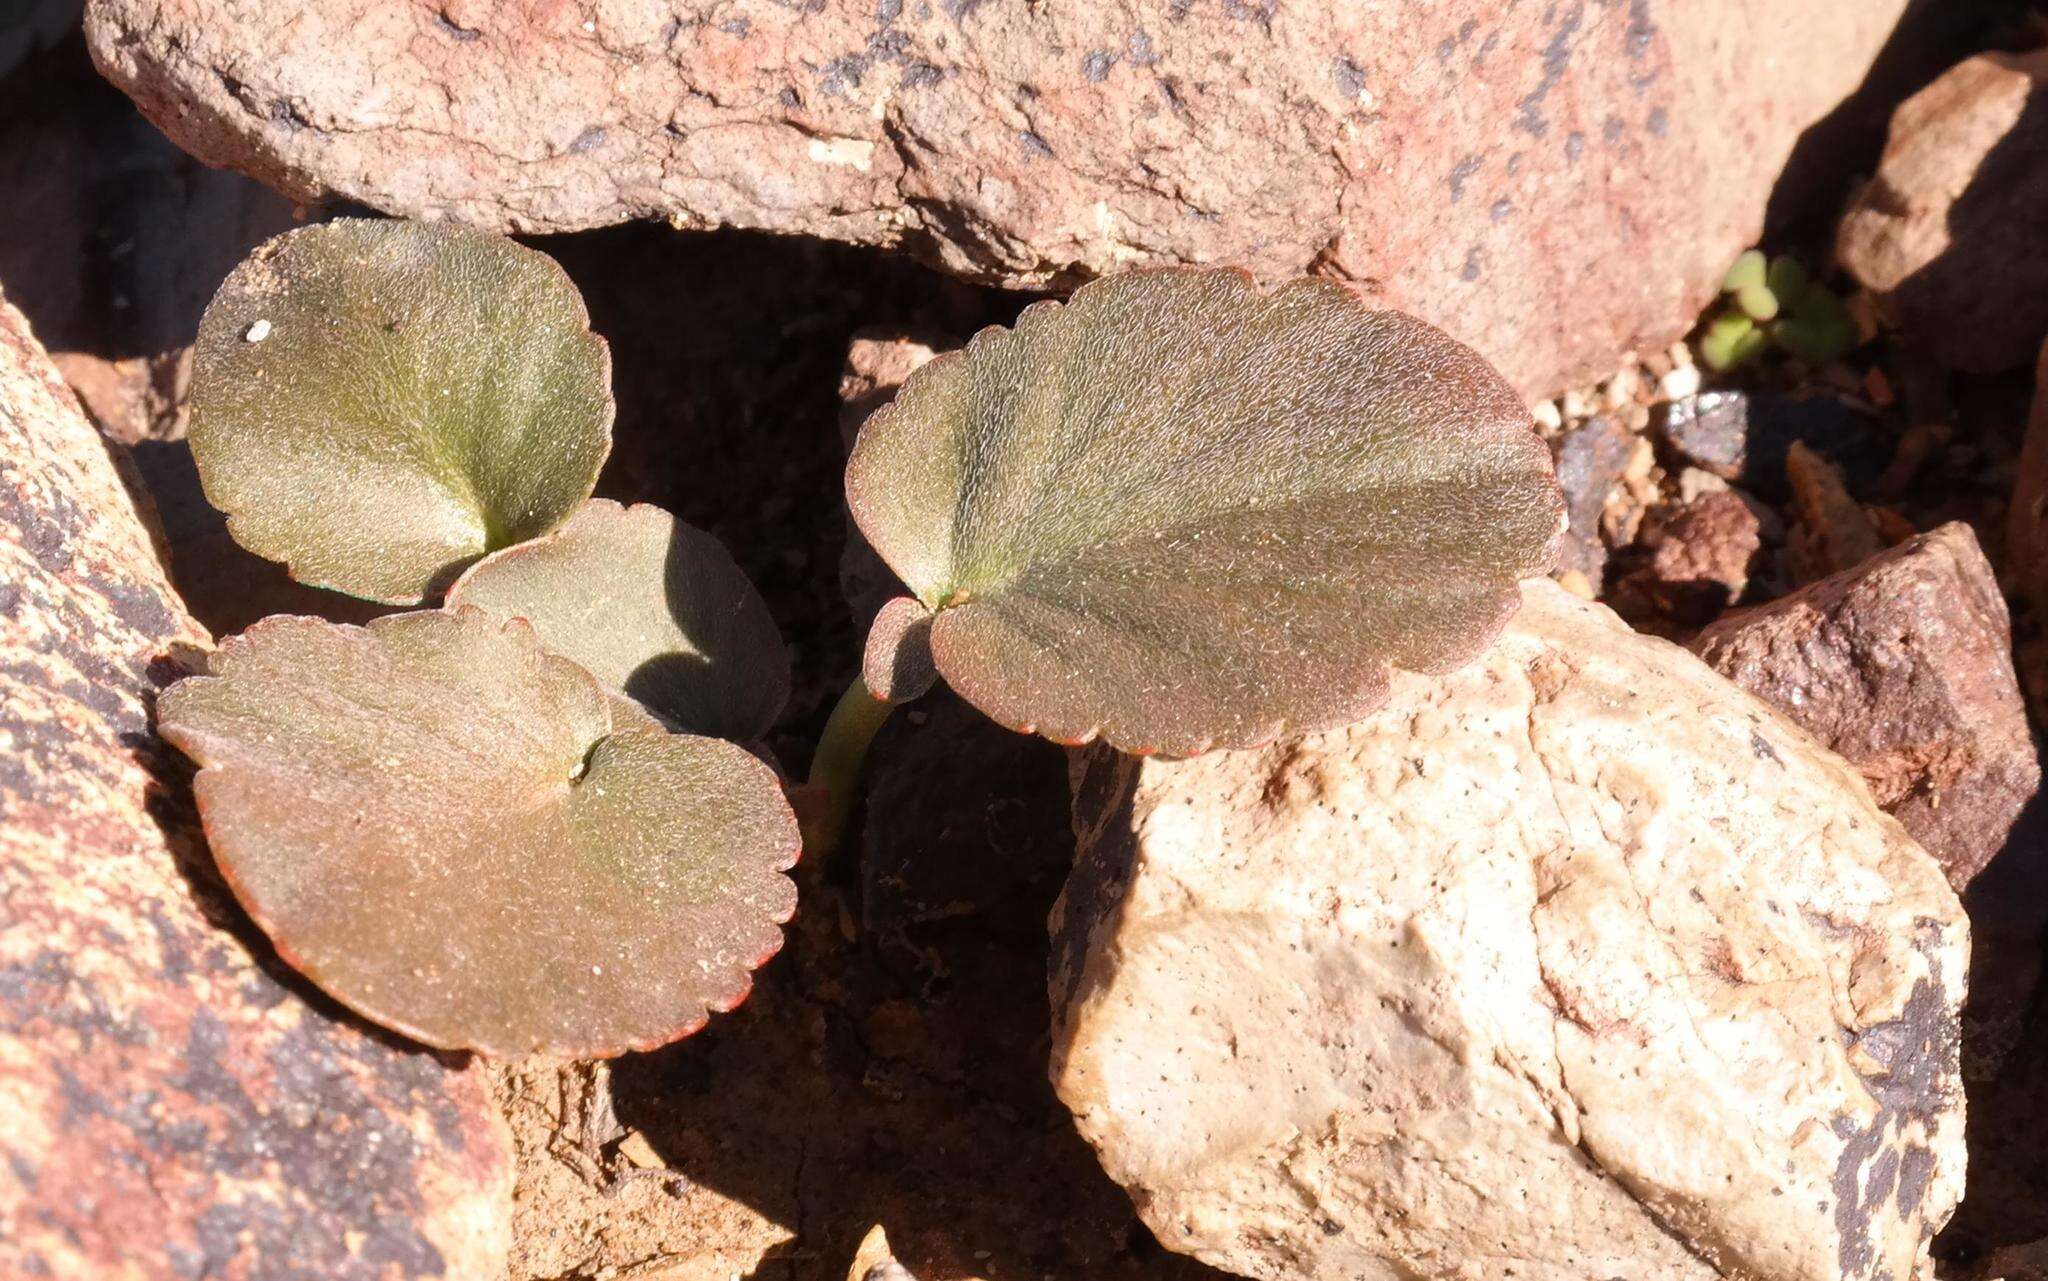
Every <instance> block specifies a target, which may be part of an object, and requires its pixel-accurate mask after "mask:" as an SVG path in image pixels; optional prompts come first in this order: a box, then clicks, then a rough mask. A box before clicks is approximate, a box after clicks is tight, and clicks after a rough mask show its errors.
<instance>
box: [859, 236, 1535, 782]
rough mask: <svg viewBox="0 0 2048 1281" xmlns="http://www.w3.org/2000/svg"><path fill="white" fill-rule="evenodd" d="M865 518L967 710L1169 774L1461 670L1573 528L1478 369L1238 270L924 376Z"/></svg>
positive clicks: (871, 434) (872, 443) (911, 386)
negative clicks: (1409, 676) (1194, 757)
mask: <svg viewBox="0 0 2048 1281" xmlns="http://www.w3.org/2000/svg"><path fill="white" fill-rule="evenodd" d="M847 496H848V500H849V502H850V503H851V504H852V507H853V512H854V516H855V519H856V520H857V521H858V522H859V524H860V527H861V530H862V531H863V532H864V533H865V534H866V535H867V537H868V539H869V540H870V541H871V542H872V543H873V544H874V545H875V548H876V550H877V551H879V552H880V553H881V555H882V558H883V559H884V560H885V561H887V562H888V563H889V565H890V567H891V568H893V569H894V570H895V571H896V572H897V574H898V575H899V576H900V577H901V578H902V579H903V581H904V583H905V584H907V585H908V586H909V588H910V589H911V591H912V593H913V594H914V595H915V597H916V602H917V605H918V606H920V607H921V609H922V611H923V612H927V613H929V614H931V615H932V617H931V619H930V620H929V623H928V626H921V627H916V628H912V627H908V626H906V625H905V620H904V619H903V618H902V617H901V616H900V615H890V614H888V613H885V615H884V620H883V625H884V626H886V627H888V628H889V629H890V633H891V634H896V635H902V636H905V637H909V638H912V639H913V640H914V641H915V642H916V643H918V644H920V645H924V644H928V645H929V647H930V651H931V657H932V660H933V662H934V663H935V665H936V668H937V671H938V673H939V674H940V675H942V676H943V677H944V678H945V680H946V681H947V683H948V684H950V685H952V686H953V688H955V689H956V690H958V691H959V692H960V693H961V694H962V695H964V696H965V697H966V698H967V699H968V701H969V702H972V703H974V704H975V705H976V706H978V707H980V708H981V709H982V710H983V711H985V712H987V713H988V714H989V715H991V716H993V717H994V718H995V719H996V720H998V721H1000V722H1002V723H1003V724H1006V725H1009V726H1012V727H1015V728H1019V729H1024V730H1030V731H1036V732H1039V733H1042V734H1044V735H1046V736H1047V737H1050V738H1053V739H1057V740H1059V741H1062V742H1067V743H1080V742H1085V741H1087V740H1089V739H1092V738H1095V737H1097V736H1100V737H1102V738H1104V739H1106V740H1108V742H1109V743H1111V744H1112V745H1113V746H1116V747H1119V748H1122V749H1124V750H1126V751H1138V752H1163V753H1169V754H1173V755H1188V754H1192V753H1196V752H1202V751H1206V750H1208V749H1209V748H1212V747H1245V746H1250V745H1253V744H1257V743H1263V742H1266V741H1269V740H1271V739H1272V738H1273V737H1275V736H1276V735H1278V734H1280V733H1282V732H1286V731H1312V730H1319V729H1327V728H1330V727H1333V726H1336V725H1341V724H1345V723H1347V722H1349V721H1352V720H1356V719H1357V718H1359V717H1360V716H1362V715H1364V714H1365V713H1367V712H1369V711H1371V710H1372V709H1373V708H1375V707H1377V706H1378V705H1379V703H1380V702H1381V700H1382V699H1383V698H1384V696H1385V694H1386V689H1387V673H1388V669H1389V668H1391V667H1400V668H1404V669H1407V670H1410V671H1417V672H1442V671H1447V670H1450V669H1452V668H1454V667H1457V666H1459V665H1461V664H1463V663H1465V662H1466V661H1468V660H1469V659H1471V658H1472V656H1473V655H1475V654H1476V653H1478V652H1479V650H1480V649H1481V648H1483V647H1484V646H1485V645H1486V644H1487V643H1488V642H1489V641H1491V640H1492V638H1493V636H1494V635H1495V633H1497V632H1498V631H1499V629H1500V627H1501V625H1502V624H1503V623H1504V622H1505V621H1506V619H1507V617H1508V616H1509V614H1510V613H1512V612H1513V610H1514V608H1515V606H1516V604H1517V603H1518V600H1519V596H1518V592H1517V587H1516V583H1517V581H1518V580H1519V579H1521V578H1523V577H1525V576H1527V575H1530V574H1536V573H1541V572H1543V571H1545V570H1546V569H1547V568H1548V567H1549V564H1550V559H1551V556H1552V548H1553V544H1554V541H1555V539H1556V537H1557V534H1558V531H1559V528H1560V521H1561V519H1562V517H1561V513H1562V510H1563V508H1562V504H1561V502H1560V499H1559V497H1558V491H1557V487H1556V484H1555V482H1554V481H1553V479H1552V475H1551V466H1550V460H1549V455H1548V452H1547V451H1546V450H1545V449H1544V447H1543V445H1542V443H1541V442H1540V441H1539V440H1538V439H1537V438H1536V435H1535V433H1534V432H1533V431H1532V430H1531V428H1530V421H1529V414H1528V411H1527V409H1526V408H1525V406H1524V405H1523V403H1522V401H1521V399H1520V398H1519V397H1518V396H1516V395H1515V393H1514V391H1513V389H1512V388H1510V387H1509V386H1508V385H1507V384H1506V383H1505V382H1504V381H1502V379H1501V378H1500V376H1499V375H1498V374H1497V373H1495V372H1494V371H1493V369H1492V368H1491V367H1489V366H1488V365H1487V364H1486V362H1485V361H1483V360H1482V359H1480V358H1479V357H1478V356H1477V355H1475V354H1474V353H1473V352H1472V351H1471V350H1469V349H1468V348H1466V347H1464V346H1462V345H1460V344H1459V343H1457V342H1455V341H1453V340H1452V339H1450V338H1449V337H1447V336H1445V335H1444V334H1443V333H1441V332H1440V331H1438V330H1436V329H1433V328H1431V327H1430V326H1428V325H1425V324H1423V323H1422V322H1420V321H1417V320H1414V319H1411V318H1409V317H1407V316H1403V315H1400V314H1397V313H1394V312H1384V311H1372V310H1370V309H1368V308H1367V307H1366V306H1365V305H1363V304H1362V303H1361V302H1360V301H1359V300H1358V298H1357V297H1356V296H1355V295H1354V294H1352V293H1351V292H1350V291H1349V290H1347V289H1345V288H1343V287H1342V286H1339V285H1336V284H1333V283H1329V282H1326V281H1310V280H1304V281H1299V282H1296V283H1294V284H1291V285H1287V286H1284V287H1282V288H1280V289H1277V290H1275V291H1273V292H1270V293H1267V292H1262V291H1261V290H1259V289H1258V288H1256V287H1255V286H1254V285H1253V284H1252V282H1251V280H1250V278H1249V277H1246V276H1244V275H1243V274H1241V273H1238V272H1232V271H1165V272H1149V273H1138V274H1132V275H1126V276H1121V277H1117V278H1114V279H1110V280H1105V281H1102V282H1099V283H1096V284H1091V285H1088V286H1086V287H1085V288H1083V289H1081V290H1080V291H1079V292H1078V293H1076V294H1075V295H1074V297H1073V299H1072V301H1070V302H1068V303H1066V304H1064V305H1061V304H1055V303H1044V304H1038V305H1036V306H1034V307H1031V308H1029V309H1027V310H1026V311H1025V313H1024V315H1023V316H1022V318H1021V319H1020V320H1019V322H1018V324H1017V327H1016V328H1015V329H1014V330H987V331H984V332H983V333H981V334H980V335H978V336H977V337H976V338H975V339H974V340H973V341H972V342H970V343H969V344H968V345H967V347H966V348H965V349H963V350H962V351H960V352H957V353H954V354H951V355H947V356H941V357H939V358H938V359H937V360H934V361H932V362H931V363H930V364H928V365H926V366H924V367H923V368H922V369H920V370H919V371H918V372H917V373H916V374H914V375H912V376H911V378H910V380H909V381H908V382H907V383H906V384H905V386H904V387H903V390H902V392H901V393H900V394H899V395H898V396H897V398H896V401H895V403H894V404H893V405H891V406H889V407H886V408H884V409H883V410H881V411H879V412H878V413H877V414H876V415H875V416H874V417H873V418H871V419H869V421H868V423H867V424H866V426H865V427H864V428H863V429H862V431H861V434H860V439H859V441H858V443H857V445H856V446H855V449H854V453H853V458H852V461H851V464H850V465H849V467H848V470H847ZM890 661H891V660H888V659H886V658H881V657H878V656H877V655H876V654H875V653H874V652H873V651H872V649H871V651H870V659H869V666H870V668H873V667H876V666H879V665H883V664H888V663H890Z"/></svg>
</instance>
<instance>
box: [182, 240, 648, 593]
mask: <svg viewBox="0 0 2048 1281" xmlns="http://www.w3.org/2000/svg"><path fill="white" fill-rule="evenodd" d="M405 221H410V220H408V219H403V218H330V219H328V220H327V221H326V222H320V223H314V224H313V225H311V226H307V227H294V228H292V229H291V230H290V231H284V232H279V233H278V234H277V235H275V236H272V237H271V238H270V239H269V240H266V241H264V242H263V243H262V244H260V245H258V246H256V248H255V249H253V250H251V251H250V253H249V256H248V257H247V258H245V259H243V260H242V262H241V263H238V264H236V266H235V268H234V270H233V271H230V272H229V273H228V276H227V279H225V280H223V281H221V283H220V287H219V288H217V289H215V290H214V293H213V297H212V298H209V299H208V300H207V303H206V311H208V312H210V311H212V310H213V306H214V304H215V303H216V302H218V301H219V300H220V298H221V295H223V294H224V293H226V292H227V288H228V285H229V284H231V283H232V282H233V280H234V278H235V276H236V275H237V274H238V273H240V271H241V270H242V268H243V267H245V266H247V265H248V264H250V263H256V262H268V261H269V260H270V259H271V258H274V257H275V256H277V254H279V253H281V252H283V246H284V244H285V242H286V241H287V240H290V239H291V238H292V237H294V236H300V235H305V234H307V233H309V232H317V231H321V230H324V229H325V228H328V227H333V226H336V225H338V224H342V223H351V222H365V223H368V222H405ZM451 227H452V229H453V230H455V231H457V232H458V233H460V234H463V235H475V236H484V237H487V238H489V239H493V240H503V241H505V242H506V243H508V244H510V245H511V246H512V247H513V248H514V249H516V250H518V251H519V252H520V253H522V254H528V255H531V256H532V257H534V258H536V259H539V260H540V261H541V262H543V263H545V264H546V265H547V268H548V270H550V271H552V272H553V273H554V274H555V277H556V279H557V280H558V281H559V282H560V283H561V284H563V285H565V286H567V287H568V290H569V295H570V297H572V298H574V299H575V301H576V318H577V320H578V322H580V323H581V325H582V329H581V330H580V332H579V336H580V337H582V338H587V339H589V340H590V341H591V342H592V343H595V344H596V350H597V363H598V372H599V374H600V375H601V378H602V381H603V383H604V386H605V388H606V391H605V394H604V401H605V431H604V448H603V449H601V450H599V451H598V454H597V457H596V458H595V459H593V460H592V463H591V467H590V476H589V477H588V479H587V480H586V481H585V482H584V485H583V495H584V501H585V502H588V501H590V495H591V493H592V492H593V491H595V490H596V488H597V478H598V477H599V476H600V475H601V474H603V471H604V465H605V463H607V462H609V461H610V460H611V454H612V430H613V428H615V427H616V426H617V425H618V412H619V398H618V394H617V393H616V392H614V391H612V390H611V385H612V346H611V343H609V342H607V341H606V340H605V336H604V335H603V334H600V333H598V332H597V331H596V330H595V329H593V328H592V327H591V324H590V305H589V303H588V302H586V301H585V300H584V297H583V291H582V290H581V289H579V288H577V286H576V282H575V280H573V279H572V278H571V277H570V275H569V272H568V270H567V269H566V268H564V267H563V266H562V264H561V263H559V262H557V261H555V259H554V256H553V255H551V254H546V253H542V252H541V251H540V250H538V249H534V248H530V247H529V246H526V245H522V244H520V243H519V242H518V241H516V240H513V239H512V238H511V237H509V236H498V235H495V234H493V233H491V232H486V231H478V230H476V229H474V228H470V227H462V226H459V225H452V224H451ZM201 314H202V317H203V315H204V314H205V313H204V312H202V313H201ZM195 470H198V471H199V492H200V493H201V495H203V496H204V497H205V499H206V501H207V504H208V505H209V506H211V507H212V508H213V509H214V510H215V511H218V512H219V513H220V514H221V516H222V518H223V520H224V521H225V523H226V524H227V529H228V537H229V538H232V539H233V540H234V543H235V546H237V547H240V548H241V549H242V550H244V551H246V552H248V553H249V554H250V555H252V556H257V557H260V558H261V559H263V560H267V561H269V562H270V563H271V564H273V565H282V566H283V567H284V571H285V574H286V575H287V576H288V577H289V578H290V579H291V580H292V581H293V582H295V583H303V584H304V585H305V586H307V587H314V588H318V589H319V590H321V591H324V592H333V593H334V594H335V595H337V596H347V597H349V598H350V599H352V600H366V601H369V602H371V603H372V604H376V605H424V604H426V603H427V601H429V600H431V599H438V598H441V597H445V596H446V595H447V593H448V592H449V591H451V590H453V588H454V584H455V581H456V580H457V579H458V578H460V577H461V576H462V575H463V574H465V573H467V572H468V571H469V570H470V569H471V568H473V567H474V566H475V565H476V564H477V562H478V561H481V560H483V559H484V558H485V557H487V556H492V555H496V554H497V553H498V552H501V551H507V550H510V549H511V548H513V547H518V546H521V545H523V544H524V543H528V542H532V541H533V540H534V539H536V538H545V537H547V536H548V535H549V534H552V533H554V532H555V531H556V530H558V529H560V528H561V527H562V526H563V525H564V524H567V523H568V520H569V517H571V516H573V515H575V514H576V512H577V511H578V510H579V509H580V508H581V506H582V504H580V503H579V504H577V505H576V506H573V507H571V508H570V509H569V510H568V511H566V512H564V513H563V514H562V517H561V519H560V520H557V521H555V522H554V523H553V524H552V525H549V526H548V527H547V528H546V529H543V530H541V531H539V532H538V533H535V534H533V535H532V536H531V537H529V538H525V539H522V540H520V542H518V543H507V544H506V545H505V546H504V547H487V548H485V549H484V550H483V551H481V552H479V553H477V554H476V555H475V556H473V557H471V558H470V559H469V560H468V561H467V562H462V563H461V567H460V568H455V564H456V563H455V562H451V563H450V565H448V566H444V567H443V568H442V569H441V570H440V571H439V572H438V575H437V577H438V578H439V579H441V580H443V581H440V582H438V583H437V582H429V583H428V584H427V589H426V590H425V591H424V592H421V593H420V594H418V595H416V596H367V595H364V594H363V593H361V592H354V591H350V590H349V589H348V588H346V587H340V586H336V585H335V584H333V583H327V582H322V581H321V580H320V579H318V578H315V577H312V576H310V575H306V574H302V573H301V572H300V570H299V566H298V563H297V561H295V560H293V559H292V558H290V557H279V556H272V555H270V554H269V553H267V552H262V551H258V550H257V549H256V548H255V547H253V546H251V545H250V543H249V541H248V540H247V539H245V538H244V537H243V530H242V528H241V521H242V520H243V519H244V513H243V512H239V511H236V510H235V509H234V508H231V507H229V506H228V505H227V504H225V503H223V502H222V501H221V500H220V499H219V498H218V497H217V496H216V495H215V494H214V492H213V490H212V488H211V487H210V486H208V484H207V483H206V472H205V471H204V470H201V469H198V468H197V466H196V459H195ZM451 570H452V572H451ZM279 617H298V618H303V617H311V616H310V615H280V616H279ZM258 621H259V622H261V621H262V620H258ZM323 621H324V620H323Z"/></svg>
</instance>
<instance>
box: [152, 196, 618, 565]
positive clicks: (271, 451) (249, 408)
mask: <svg viewBox="0 0 2048 1281" xmlns="http://www.w3.org/2000/svg"><path fill="white" fill-rule="evenodd" d="M610 381H611V358H610V355H609V353H608V352H607V350H606V348H605V345H604V341H603V340H602V339H600V338H599V337H597V335H595V334H593V333H591V332H590V319H589V316H588V314H587V313H586V312H585V310H584V307H583V300H582V297H581V296H580V295H579V294H578V293H577V292H576V287H575V286H574V285H573V284H571V283H570V281H569V278H568V276H567V275H565V274H564V273H563V271H562V269H561V268H560V267H558V266H556V265H555V263H554V261H553V260H552V259H550V258H548V257H547V256H546V255H544V254H540V253H537V252H535V251H534V250H531V249H527V248H524V247H523V246H520V245H518V244H515V243H514V242H512V241H510V240H507V239H505V238H503V237H501V236H492V235H487V234H485V233H483V232H478V231H470V230H466V229H463V228H459V227H453V226H449V225H447V224H442V223H414V222H396V221H384V220H373V219H343V220H340V221H337V222H330V223H326V224H324V225H320V226H313V227H303V228H300V229H298V230H296V231H290V232H287V233H285V234H284V235H282V236H279V237H277V238H276V239H274V240H271V241H269V242H268V243H266V244H264V245H263V246H261V247H260V248H258V249H257V250H256V252H255V253H254V254H252V255H251V256H250V257H249V259H248V260H247V261H245V262H244V263H243V264H242V265H241V266H240V267H238V268H236V269H235V271H234V273H233V274H232V275H230V276H229V277H228V279H227V281H226V282H225V283H224V284H222V286H221V288H220V291H219V293H217V294H216V295H215V296H214V299H213V302H212V303H211V304H210V305H209V306H208V308H207V310H206V315H205V317H204V318H203V319H202V320H201V321H200V325H199V336H198V339H197V342H196V344H195V346H194V351H193V372H192V455H193V458H194V460H195V461H196V462H197V463H198V465H199V473H200V478H201V480H202V481H203V482H204V484H205V488H206V496H207V498H208V500H209V501H211V502H212V503H213V505H214V506H216V507H218V508H220V509H221V510H222V511H224V512H226V513H227V516H228V527H229V530H230V531H231V532H232V533H233V534H234V536H235V538H236V540H237V541H239V542H240V543H241V544H242V545H243V546H244V547H247V548H248V549H249V550H250V551H253V552H255V553H256V554H257V555H259V556H266V557H269V558H270V559H272V560H278V561H283V562H285V563H286V564H287V565H288V566H289V567H290V568H291V571H292V575H293V577H295V578H298V579H299V580H300V581H302V582H307V583H312V584H314V585H316V586H320V587H331V588H334V589H335V590H337V591H344V592H348V593H350V594H351V595H355V596H362V597H367V598H368V599H371V600H379V601H384V602H387V603H392V604H415V603H418V602H419V601H421V600H423V599H425V598H426V597H428V596H429V595H432V594H433V593H435V592H437V591H439V590H441V589H442V588H444V587H446V586H447V584H448V582H449V580H451V579H452V578H453V577H454V576H455V574H456V573H457V572H459V571H460V570H461V569H462V567H463V566H465V565H467V564H468V563H469V562H471V561H473V560H475V559H476V558H477V557H478V556H481V555H483V554H484V553H485V552H488V551H492V550H495V549H497V548H500V547H505V546H509V545H511V544H513V543H516V542H519V541H522V540H524V539H528V538H533V537H535V536H537V535H540V534H543V533H546V532H547V531H548V530H550V529H552V528H554V527H555V526H556V525H558V524H560V523H561V522H562V521H563V520H565V519H566V518H567V517H568V516H569V514H570V513H571V512H573V511H575V510H576V508H577V507H578V505H580V504H581V503H582V502H583V500H584V499H585V498H587V497H589V496H590V491H591V488H592V487H593V486H594V485H595V484H596V482H597V473H598V468H599V467H601V466H602V465H603V463H604V459H605V455H606V454H607V453H608V452H609V450H610V448H611V424H612V409H613V405H612V396H611V389H610Z"/></svg>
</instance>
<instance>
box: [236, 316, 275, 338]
mask: <svg viewBox="0 0 2048 1281" xmlns="http://www.w3.org/2000/svg"><path fill="white" fill-rule="evenodd" d="M242 337H243V338H245V339H247V340H248V341H249V342H262V341H263V340H264V339H265V338H268V337H270V322H269V321H267V320H259V321H257V322H256V323H255V324H253V325H251V326H249V332H248V333H246V334H243V335H242Z"/></svg>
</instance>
